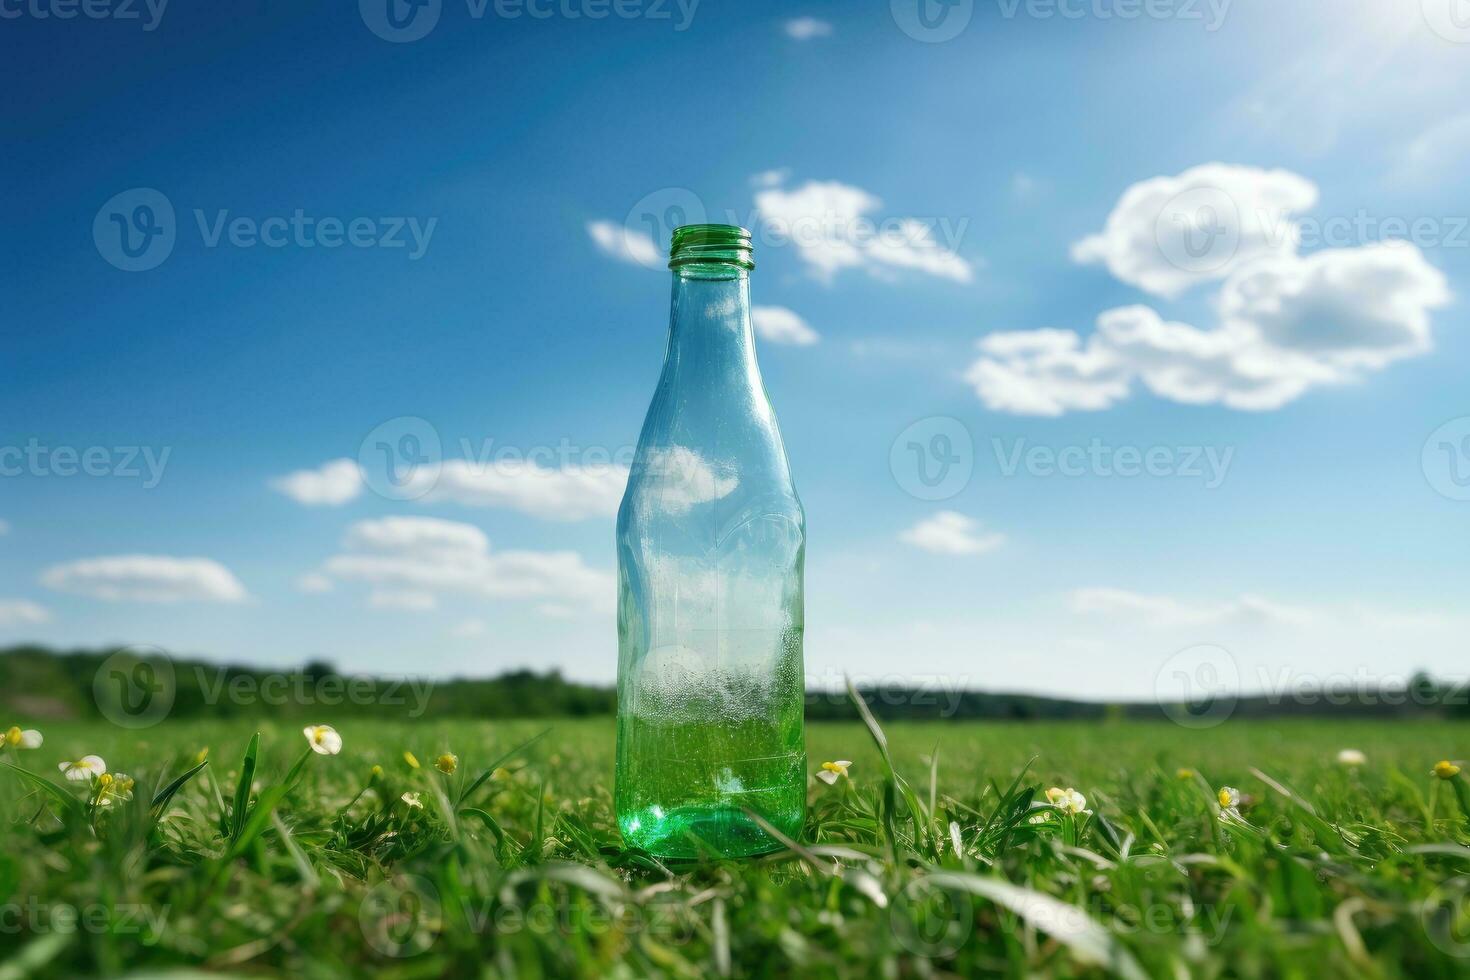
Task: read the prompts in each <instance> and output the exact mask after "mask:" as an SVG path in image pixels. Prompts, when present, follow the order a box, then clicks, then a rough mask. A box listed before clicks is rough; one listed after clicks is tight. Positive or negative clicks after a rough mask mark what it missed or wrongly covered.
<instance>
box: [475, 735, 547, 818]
mask: <svg viewBox="0 0 1470 980" xmlns="http://www.w3.org/2000/svg"><path fill="white" fill-rule="evenodd" d="M550 731H551V729H549V728H545V729H542V730H541V731H540V732H538V733H536V734H535V735H532V736H531V737H530V738H528V739H526V740H525V741H524V742H522V743H521V744H520V745H517V746H516V747H515V748H513V749H511V750H510V751H509V752H506V753H505V754H504V755H502V756H500V757H499V758H498V759H496V760H495V761H494V762H492V763H490V764H489V765H488V766H486V767H485V771H484V772H482V773H480V774H479V775H478V776H476V777H475V780H474V782H472V783H470V784H469V785H468V786H466V787H465V788H464V791H463V792H461V793H460V794H459V799H458V800H456V801H455V806H456V807H461V806H464V801H465V800H467V799H469V798H470V794H471V793H473V792H474V791H475V790H477V789H479V788H480V787H481V786H482V785H483V784H484V782H485V780H487V779H489V778H490V777H491V776H492V775H494V774H495V770H496V769H499V768H500V767H501V766H503V765H505V764H506V763H507V762H509V761H510V760H511V759H513V758H515V757H516V756H518V755H520V754H521V753H522V752H524V751H525V750H526V749H529V748H530V747H531V746H533V745H535V744H536V743H537V742H539V741H541V739H542V738H544V737H545V736H546V734H547V733H548V732H550Z"/></svg>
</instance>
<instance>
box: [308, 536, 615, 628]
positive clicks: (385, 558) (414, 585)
mask: <svg viewBox="0 0 1470 980" xmlns="http://www.w3.org/2000/svg"><path fill="white" fill-rule="evenodd" d="M324 571H325V572H326V573H327V574H329V575H331V576H332V578H333V579H335V580H337V581H338V582H347V581H355V582H361V583H363V584H365V585H367V586H369V587H370V588H371V590H372V594H371V595H370V596H369V602H370V603H371V604H372V605H373V606H376V607H378V608H386V609H408V610H412V611H423V610H425V609H432V608H433V603H434V600H435V598H436V597H444V596H468V597H471V598H489V599H511V600H517V599H520V600H532V601H535V602H556V603H564V604H566V605H567V606H568V607H569V608H577V609H590V610H598V611H601V610H606V609H608V608H610V607H611V605H612V599H613V597H614V596H615V595H616V594H617V584H616V581H615V579H614V578H613V577H612V575H611V574H609V573H607V572H604V571H601V570H599V569H594V568H590V567H588V566H587V564H586V563H585V562H583V560H582V557H581V556H580V555H579V554H577V553H576V552H572V551H498V550H493V549H492V548H491V547H490V540H489V538H487V537H486V536H485V532H484V531H482V530H480V529H479V528H478V527H475V526H474V525H472V524H462V523H460V522H458V521H445V520H440V519H438V518H433V517H382V518H377V519H374V520H366V521H359V522H358V523H356V524H354V525H352V527H350V528H349V529H348V531H347V537H346V540H345V542H344V547H343V550H342V552H341V553H339V554H336V555H333V556H331V557H330V558H328V559H327V561H326V563H325V566H324Z"/></svg>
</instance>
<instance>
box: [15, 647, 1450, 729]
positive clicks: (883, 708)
mask: <svg viewBox="0 0 1470 980" xmlns="http://www.w3.org/2000/svg"><path fill="white" fill-rule="evenodd" d="M857 690H858V693H859V694H860V695H861V696H862V698H863V700H864V701H865V702H866V703H867V704H868V705H869V707H870V708H871V710H872V712H873V713H874V714H875V715H876V716H878V717H879V718H882V719H891V720H898V719H908V720H915V721H920V720H941V719H979V720H993V721H1043V720H1054V721H1061V720H1094V721H1106V720H1110V719H1121V718H1129V719H1165V718H1169V719H1173V720H1175V721H1178V722H1180V723H1182V724H1185V725H1199V726H1201V727H1203V726H1208V725H1210V724H1212V723H1215V722H1217V721H1220V720H1224V719H1225V718H1227V717H1228V718H1280V717H1328V716H1330V717H1335V718H1344V717H1372V718H1463V719H1466V720H1470V690H1467V688H1466V686H1465V684H1464V683H1457V684H1445V683H1440V682H1437V681H1435V680H1434V679H1432V678H1430V677H1428V676H1427V675H1423V674H1420V675H1417V676H1416V677H1415V678H1414V679H1413V680H1412V681H1411V682H1410V683H1409V685H1408V686H1406V687H1388V688H1380V689H1362V688H1354V689H1348V688H1335V689H1334V688H1327V689H1318V690H1310V689H1308V690H1301V689H1297V690H1295V691H1292V692H1286V693H1282V694H1280V695H1277V696H1264V695H1255V696H1251V697H1244V698H1238V699H1236V698H1228V699H1221V700H1218V701H1215V702H1203V703H1197V704H1187V705H1185V704H1172V705H1161V704H1154V703H1104V702H1095V701H1075V700H1069V699H1064V698H1048V697H1039V696H1036V695H1029V694H1004V693H990V692H985V691H965V690H954V689H946V688H944V687H942V686H928V685H920V686H917V687H905V686H894V685H879V686H871V685H868V686H865V685H858V688H857ZM806 701H807V708H806V715H807V717H808V718H809V719H812V720H850V719H855V718H856V717H857V711H856V708H855V707H854V705H853V703H852V701H851V700H850V699H849V698H848V696H847V694H846V692H845V691H809V692H808V693H807V698H806ZM0 708H3V713H0V718H11V719H15V720H35V719H44V718H58V719H60V718H78V719H85V718H109V719H111V720H114V721H119V720H121V721H122V722H124V723H126V722H129V721H137V722H147V721H149V720H161V718H162V717H170V718H200V717H214V718H229V717H234V716H250V717H259V716H260V714H261V712H262V711H268V712H269V713H270V714H271V715H273V716H275V717H288V718H327V717H340V716H343V715H371V716H373V717H378V718H543V717H578V716H586V715H610V714H612V713H613V712H614V711H616V710H617V694H616V691H615V690H614V689H613V688H612V687H611V686H602V685H594V684H581V683H577V682H575V681H569V680H567V679H566V678H564V677H562V676H561V674H560V672H558V671H555V670H550V671H545V672H542V673H537V672H535V671H531V670H513V671H508V672H506V673H503V674H500V675H499V676H496V677H488V678H463V677H456V678H450V679H446V680H429V679H425V678H395V677H372V676H365V675H344V674H340V673H338V671H337V670H336V669H335V668H334V667H333V666H332V665H331V664H329V663H326V662H325V661H313V662H310V663H307V664H305V665H303V666H301V667H298V668H289V669H285V670H280V671H272V670H268V669H265V668H261V667H244V666H238V665H222V664H215V663H210V662H208V661H204V660H199V659H185V658H175V657H166V656H164V655H162V653H161V652H158V651H154V652H152V653H150V652H149V651H148V650H147V649H143V648H135V647H134V648H123V649H121V650H72V651H56V650H51V649H48V648H46V647H40V646H15V647H10V648H8V649H0Z"/></svg>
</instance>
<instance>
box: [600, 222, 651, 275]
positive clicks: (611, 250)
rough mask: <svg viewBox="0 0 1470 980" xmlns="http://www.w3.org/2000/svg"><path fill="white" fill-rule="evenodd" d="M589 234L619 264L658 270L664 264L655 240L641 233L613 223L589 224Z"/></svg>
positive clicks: (602, 250) (604, 252)
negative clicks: (629, 263)
mask: <svg viewBox="0 0 1470 980" xmlns="http://www.w3.org/2000/svg"><path fill="white" fill-rule="evenodd" d="M587 234H588V235H590V236H592V241H593V243H594V244H595V245H596V246H597V247H598V249H599V250H600V251H601V252H602V253H603V254H604V255H609V256H611V257H612V258H615V259H617V260H618V261H619V262H631V263H633V264H634V265H642V266H649V267H653V268H657V267H658V266H660V265H662V264H663V262H664V257H663V252H661V251H659V247H658V246H657V245H655V244H654V242H653V239H652V238H650V237H649V236H648V235H646V234H644V233H643V232H641V231H633V230H631V229H629V228H625V227H623V226H622V225H619V224H615V223H613V222H611V221H589V222H587Z"/></svg>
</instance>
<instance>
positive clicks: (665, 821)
mask: <svg viewBox="0 0 1470 980" xmlns="http://www.w3.org/2000/svg"><path fill="white" fill-rule="evenodd" d="M676 242H677V239H676ZM617 552H618V734H617V739H618V741H617V774H616V793H615V795H616V800H615V802H616V809H617V816H618V823H619V826H620V827H621V829H622V833H623V836H624V839H625V840H626V841H627V843H629V844H631V845H634V846H638V847H642V848H644V849H645V850H648V851H650V852H652V853H654V854H658V855H663V856H668V857H693V856H696V855H699V854H702V853H703V854H714V855H721V856H738V855H744V854H754V853H759V852H762V851H767V850H772V849H775V848H776V847H779V846H780V845H779V843H778V842H777V841H776V840H774V839H773V838H772V837H770V836H769V835H768V834H767V833H766V832H765V831H763V830H762V829H761V828H760V826H759V825H758V824H757V823H756V822H755V821H753V820H752V819H751V818H750V816H749V814H748V811H754V812H756V813H759V814H760V815H761V816H762V817H763V818H764V819H766V820H767V821H769V822H770V823H771V824H772V825H773V826H775V827H776V828H777V829H779V830H780V831H781V832H783V833H785V834H787V835H791V836H796V835H797V834H799V833H800V830H801V824H802V820H803V818H804V813H805V804H806V750H805V740H804V733H803V728H802V711H803V689H804V670H803V667H802V628H803V613H802V602H803V595H802V574H803V563H804V560H805V553H806V530H805V517H804V515H803V512H802V507H801V501H800V500H799V499H798V497H797V495H796V488H795V487H794V485H793V484H792V481H791V472H790V468H789V466H788V464H787V460H786V450H785V447H784V446H783V445H782V442H781V434H780V431H779V430H778V429H777V426H776V416H775V413H774V412H773V411H772V409H771V405H770V402H769V401H768V400H767V399H766V393H765V388H764V386H763V385H762V383H761V377H760V370H759V368H758V367H757V365H756V358H755V345H754V341H753V337H752V333H751V323H750V285H749V277H748V273H747V271H746V269H745V268H743V267H741V265H739V264H738V263H734V262H725V261H709V262H705V261H700V262H697V263H694V264H687V265H680V266H678V267H677V268H676V271H675V273H674V291H673V304H672V314H671V318H670V328H669V343H668V350H667V354H666V356H665V359H664V367H663V373H662V376H661V377H660V378H659V382H658V389H657V391H656V393H655V394H654V397H653V403H652V405H651V406H650V407H649V410H648V416H647V418H646V419H645V421H644V423H643V432H642V435H641V436H640V437H639V440H638V449H637V453H636V455H635V457H634V463H633V467H632V473H631V475H630V478H629V480H628V488H627V491H626V492H625V494H624V497H623V502H622V507H621V508H620V510H619V512H618V529H617Z"/></svg>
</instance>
